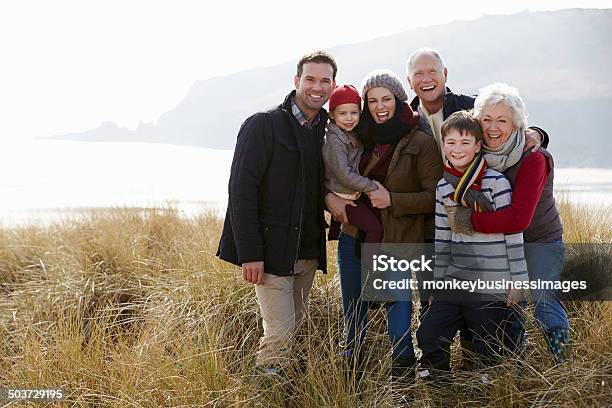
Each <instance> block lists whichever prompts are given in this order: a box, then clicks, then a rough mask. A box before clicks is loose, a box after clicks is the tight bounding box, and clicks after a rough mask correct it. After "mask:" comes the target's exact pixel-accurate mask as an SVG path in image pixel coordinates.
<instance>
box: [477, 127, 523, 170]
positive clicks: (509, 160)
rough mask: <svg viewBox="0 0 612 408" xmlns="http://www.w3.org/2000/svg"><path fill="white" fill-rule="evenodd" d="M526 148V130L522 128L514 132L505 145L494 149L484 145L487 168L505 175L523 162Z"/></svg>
mask: <svg viewBox="0 0 612 408" xmlns="http://www.w3.org/2000/svg"><path fill="white" fill-rule="evenodd" d="M524 147H525V129H523V128H521V129H519V130H517V131H515V132H512V134H511V135H510V137H509V138H508V140H506V142H505V143H504V144H503V145H501V146H499V147H496V148H492V147H489V146H487V145H486V144H484V143H483V146H482V150H483V152H484V158H485V160H486V161H487V166H488V167H490V168H492V169H493V170H497V171H499V172H502V173H503V172H504V171H506V170H507V169H508V168H510V167H512V166H514V165H515V164H516V163H518V161H519V160H521V156H522V155H523V148H524Z"/></svg>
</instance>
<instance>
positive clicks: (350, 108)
mask: <svg viewBox="0 0 612 408" xmlns="http://www.w3.org/2000/svg"><path fill="white" fill-rule="evenodd" d="M360 113H361V109H360V108H359V105H357V104H356V103H343V104H342V105H338V106H336V107H335V108H334V110H333V111H331V112H329V117H330V118H331V119H332V120H333V121H334V123H335V124H336V126H338V127H339V128H340V129H342V130H344V131H345V132H350V131H351V130H353V129H355V126H357V124H358V123H359V114H360Z"/></svg>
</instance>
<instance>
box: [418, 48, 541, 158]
mask: <svg viewBox="0 0 612 408" xmlns="http://www.w3.org/2000/svg"><path fill="white" fill-rule="evenodd" d="M406 70H407V72H408V84H409V85H410V88H411V89H412V90H413V91H414V93H415V94H416V96H415V98H414V99H413V100H412V102H411V103H410V106H411V107H412V109H414V110H416V111H418V112H419V128H420V129H421V130H422V131H424V132H425V133H428V134H429V135H431V136H433V137H434V139H435V141H436V144H437V145H438V150H440V155H441V156H442V160H445V158H444V153H443V152H442V149H441V148H440V147H441V146H442V135H441V131H440V129H441V127H442V122H444V120H445V119H446V118H448V117H449V116H450V115H452V114H453V113H455V112H457V111H460V110H469V109H472V108H473V107H474V99H475V97H473V96H469V95H461V94H456V93H453V92H452V91H451V90H450V88H448V87H447V86H446V81H447V79H448V70H447V68H446V65H444V61H443V60H442V57H441V56H440V54H439V53H438V52H437V51H436V50H434V49H431V48H419V49H417V50H416V51H414V52H413V53H412V54H411V55H410V56H409V57H408V62H407V63H406ZM530 129H531V130H529V131H528V132H527V136H528V139H527V143H526V144H525V150H528V149H531V148H534V151H535V150H537V148H538V147H539V146H540V145H542V146H543V147H547V146H548V135H547V134H546V132H545V131H544V130H542V129H540V128H538V127H535V126H530Z"/></svg>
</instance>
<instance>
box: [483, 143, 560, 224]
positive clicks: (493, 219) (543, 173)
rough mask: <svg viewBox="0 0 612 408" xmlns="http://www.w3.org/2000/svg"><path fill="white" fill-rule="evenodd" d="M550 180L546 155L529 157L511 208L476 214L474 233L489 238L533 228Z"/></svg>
mask: <svg viewBox="0 0 612 408" xmlns="http://www.w3.org/2000/svg"><path fill="white" fill-rule="evenodd" d="M547 176H548V164H547V163H546V158H545V157H544V155H543V154H542V153H539V152H538V153H533V154H531V155H529V156H527V157H526V158H525V159H524V161H523V163H522V164H521V168H520V169H519V171H518V174H517V175H516V181H515V183H514V188H513V190H512V203H511V204H510V206H508V207H505V208H503V209H501V210H497V211H494V212H488V213H475V212H473V213H472V216H471V221H472V225H473V227H474V229H475V230H476V231H480V232H484V233H487V234H492V233H504V234H508V233H514V232H522V231H524V230H526V229H527V227H528V226H529V224H531V219H532V218H533V214H534V213H535V209H536V206H537V205H538V201H539V200H540V196H541V195H542V191H543V190H544V184H545V183H546V178H547Z"/></svg>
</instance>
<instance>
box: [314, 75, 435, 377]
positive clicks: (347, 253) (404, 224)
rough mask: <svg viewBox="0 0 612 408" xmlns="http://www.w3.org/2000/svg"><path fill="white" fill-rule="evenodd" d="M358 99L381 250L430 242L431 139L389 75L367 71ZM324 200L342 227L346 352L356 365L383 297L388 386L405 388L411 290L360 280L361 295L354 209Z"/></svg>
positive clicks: (411, 358)
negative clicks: (382, 289) (351, 219)
mask: <svg viewBox="0 0 612 408" xmlns="http://www.w3.org/2000/svg"><path fill="white" fill-rule="evenodd" d="M362 97H363V100H364V108H363V111H362V114H361V119H360V123H359V129H358V135H359V138H360V140H361V141H362V143H363V144H364V154H363V155H362V158H361V162H360V164H359V171H360V173H361V174H362V175H364V176H367V177H369V178H371V179H372V180H374V181H375V182H376V183H377V186H378V188H377V189H376V190H373V191H371V192H369V193H367V195H368V198H369V200H367V201H369V204H370V205H371V206H372V208H373V209H376V210H377V213H378V215H379V216H380V220H381V222H382V225H383V230H384V232H383V240H382V244H381V248H385V247H384V245H385V244H387V243H422V242H424V240H425V238H426V237H427V238H433V232H434V231H433V211H434V203H435V188H436V184H437V182H438V180H439V179H440V177H441V176H442V160H441V158H440V154H439V153H438V150H437V147H436V144H435V142H434V140H433V139H432V138H431V137H430V136H428V135H426V134H425V133H423V132H422V131H420V130H418V126H417V125H418V114H416V113H414V112H413V111H412V109H411V108H410V106H409V105H408V104H407V103H406V101H407V100H408V96H407V94H406V91H405V90H404V86H403V85H402V82H401V80H400V79H399V78H398V77H397V76H396V75H395V74H394V73H393V72H391V71H389V70H376V71H372V72H370V73H369V74H368V75H367V76H366V77H365V79H364V80H363V85H362ZM325 200H326V203H327V206H328V208H329V209H330V212H331V214H332V216H334V218H335V219H337V220H341V221H343V222H344V223H343V224H342V232H341V233H340V237H339V240H338V270H339V275H340V287H341V291H342V306H343V314H344V332H345V333H344V334H345V341H346V355H347V356H348V357H351V358H356V359H357V362H356V363H357V366H358V365H359V362H360V360H361V359H360V356H359V350H360V349H361V346H362V343H363V341H364V338H365V329H366V326H367V318H368V316H367V312H368V306H369V302H368V301H367V300H368V291H370V294H372V295H374V296H377V299H381V298H380V297H378V296H380V295H382V297H383V298H384V299H382V300H384V301H385V302H386V303H385V307H386V310H387V322H388V325H387V327H388V335H389V338H390V340H391V344H392V347H393V350H392V372H391V376H392V379H393V380H394V383H397V381H398V380H401V381H402V382H408V383H410V382H412V381H414V376H415V364H416V359H415V355H414V349H413V346H412V333H411V330H410V326H411V316H412V299H411V297H412V295H411V291H410V290H404V291H402V297H401V298H398V297H394V296H391V297H386V296H387V294H381V293H373V292H372V290H371V289H368V288H369V287H370V283H371V282H367V283H366V282H364V284H365V285H366V286H367V287H366V286H364V287H363V293H362V281H361V276H362V274H361V269H362V268H361V260H360V258H359V256H358V254H357V253H356V245H358V243H359V236H360V234H359V231H358V230H357V228H356V227H354V226H352V225H349V224H348V222H347V220H346V216H345V215H344V210H345V206H346V205H352V204H351V202H350V201H349V200H343V199H342V198H339V197H337V196H335V195H334V194H333V193H328V194H327V195H326V197H325ZM366 250H367V248H366ZM364 267H366V265H364ZM407 277H408V278H410V277H409V276H407ZM385 297H386V298H385ZM370 299H373V298H370Z"/></svg>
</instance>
